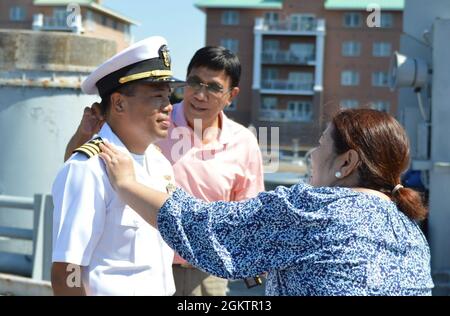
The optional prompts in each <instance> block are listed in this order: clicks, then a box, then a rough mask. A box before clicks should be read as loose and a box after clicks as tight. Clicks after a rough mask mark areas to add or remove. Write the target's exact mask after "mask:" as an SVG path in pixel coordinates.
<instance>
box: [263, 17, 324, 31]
mask: <svg viewBox="0 0 450 316" xmlns="http://www.w3.org/2000/svg"><path fill="white" fill-rule="evenodd" d="M263 28H264V30H268V31H292V32H305V31H307V32H311V31H315V30H316V29H317V20H316V19H314V20H307V21H300V22H294V21H290V20H285V21H268V20H264V21H263Z"/></svg>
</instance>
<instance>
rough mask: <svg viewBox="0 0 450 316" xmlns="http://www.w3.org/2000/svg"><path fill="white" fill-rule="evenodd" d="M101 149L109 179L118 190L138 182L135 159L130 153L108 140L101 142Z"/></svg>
mask: <svg viewBox="0 0 450 316" xmlns="http://www.w3.org/2000/svg"><path fill="white" fill-rule="evenodd" d="M100 149H101V150H102V152H101V153H100V157H101V158H102V159H103V161H104V162H105V165H106V169H107V171H108V177H109V181H110V182H111V184H112V186H113V187H114V189H115V190H116V191H119V192H120V191H121V190H123V189H125V188H127V186H130V185H132V184H133V183H135V182H136V176H135V173H134V166H133V159H132V158H131V157H130V156H129V155H127V154H126V153H123V152H121V151H120V150H118V149H117V148H115V147H114V145H112V144H110V143H107V142H105V143H104V144H100Z"/></svg>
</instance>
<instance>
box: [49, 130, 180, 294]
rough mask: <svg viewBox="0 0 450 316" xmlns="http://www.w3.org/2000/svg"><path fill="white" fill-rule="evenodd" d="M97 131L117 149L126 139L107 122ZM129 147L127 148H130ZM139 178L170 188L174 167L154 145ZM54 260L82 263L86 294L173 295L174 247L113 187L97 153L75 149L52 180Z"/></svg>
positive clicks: (153, 185)
mask: <svg viewBox="0 0 450 316" xmlns="http://www.w3.org/2000/svg"><path fill="white" fill-rule="evenodd" d="M99 136H100V137H102V138H103V139H107V140H108V141H109V142H110V143H113V144H114V145H116V146H117V147H118V148H119V149H121V150H125V151H127V149H126V148H125V146H124V145H123V143H122V142H121V141H120V140H119V138H118V137H117V136H116V135H115V134H114V133H113V132H112V130H111V128H110V127H109V126H108V125H107V124H105V125H104V126H103V128H102V129H101V131H100V133H99ZM127 152H128V151H127ZM134 168H135V171H136V179H137V181H139V182H140V183H142V184H144V185H147V186H149V187H151V188H153V189H156V190H159V191H163V192H166V187H167V185H168V184H169V183H173V181H174V178H173V170H172V166H171V165H170V163H169V162H168V161H167V160H166V158H165V157H164V156H163V155H162V154H161V153H160V152H159V151H158V150H157V148H156V147H155V146H154V145H150V146H149V148H148V149H147V151H146V153H145V155H144V159H143V160H142V161H141V164H139V163H137V162H135V165H134ZM52 194H53V202H54V205H55V209H54V215H53V257H52V261H53V262H66V263H72V264H76V265H80V266H84V269H83V271H84V273H83V276H82V277H83V282H84V283H85V285H86V290H87V294H88V295H172V294H173V293H174V292H175V284H174V281H173V276H172V260H173V251H172V250H171V249H170V248H169V247H168V246H167V244H166V243H165V242H164V241H163V239H162V238H161V236H160V234H159V232H158V231H157V230H156V229H155V228H153V227H152V226H151V225H150V224H148V223H147V222H145V221H144V220H143V219H142V217H140V216H139V215H138V214H137V213H136V212H135V211H134V210H133V209H132V208H131V207H130V206H128V205H125V204H124V203H123V202H122V201H121V200H120V199H119V197H118V196H117V195H116V192H115V191H114V190H113V188H112V186H111V184H110V182H109V179H108V176H107V173H106V169H105V166H104V163H103V162H102V160H101V158H100V157H99V156H95V157H92V158H90V159H88V158H87V157H86V156H85V155H82V154H79V153H78V154H75V155H73V156H72V157H71V159H70V160H69V161H68V162H67V163H66V164H65V165H64V167H63V168H62V170H61V171H60V172H59V173H58V175H57V177H56V179H55V182H54V183H53V189H52Z"/></svg>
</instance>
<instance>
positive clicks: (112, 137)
mask: <svg viewBox="0 0 450 316" xmlns="http://www.w3.org/2000/svg"><path fill="white" fill-rule="evenodd" d="M98 136H100V137H101V138H102V139H106V140H107V141H108V142H110V143H112V144H114V145H115V146H116V147H118V148H120V149H121V150H122V151H125V152H129V150H128V149H127V147H125V145H124V143H122V141H121V140H120V138H119V137H118V136H117V135H116V134H115V133H114V132H113V131H112V129H111V127H110V126H109V125H108V123H105V124H103V126H102V128H101V129H100V132H99V133H98Z"/></svg>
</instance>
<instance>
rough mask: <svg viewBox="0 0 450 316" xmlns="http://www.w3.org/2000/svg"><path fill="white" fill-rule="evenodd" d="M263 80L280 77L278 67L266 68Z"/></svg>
mask: <svg viewBox="0 0 450 316" xmlns="http://www.w3.org/2000/svg"><path fill="white" fill-rule="evenodd" d="M262 78H263V80H276V79H278V69H275V68H264V69H263V72H262Z"/></svg>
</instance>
